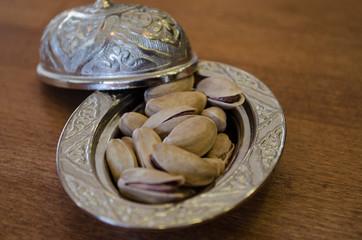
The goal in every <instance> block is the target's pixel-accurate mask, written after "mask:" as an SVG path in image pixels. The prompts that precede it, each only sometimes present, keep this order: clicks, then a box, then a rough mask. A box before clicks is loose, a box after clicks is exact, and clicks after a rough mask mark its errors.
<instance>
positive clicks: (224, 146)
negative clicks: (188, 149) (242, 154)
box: [206, 133, 235, 163]
mask: <svg viewBox="0 0 362 240" xmlns="http://www.w3.org/2000/svg"><path fill="white" fill-rule="evenodd" d="M234 148H235V145H234V144H233V143H232V142H231V141H230V139H229V136H228V135H226V134H225V133H219V134H218V135H217V136H216V139H215V143H214V145H213V146H212V148H211V149H210V151H209V152H208V153H207V154H206V157H208V158H220V159H222V160H223V162H225V163H226V162H227V161H228V160H229V158H230V157H231V155H232V153H233V151H234Z"/></svg>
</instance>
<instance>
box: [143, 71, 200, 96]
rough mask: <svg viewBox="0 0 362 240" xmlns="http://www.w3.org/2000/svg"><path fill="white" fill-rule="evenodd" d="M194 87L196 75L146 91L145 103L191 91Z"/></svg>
mask: <svg viewBox="0 0 362 240" xmlns="http://www.w3.org/2000/svg"><path fill="white" fill-rule="evenodd" d="M193 86H194V75H191V76H188V77H186V78H182V79H180V80H177V81H173V82H169V83H165V84H161V85H158V86H155V87H151V88H149V89H147V90H146V91H145V101H146V102H147V101H149V100H150V99H152V98H157V97H161V96H163V95H166V94H169V93H172V92H182V91H191V90H192V88H193Z"/></svg>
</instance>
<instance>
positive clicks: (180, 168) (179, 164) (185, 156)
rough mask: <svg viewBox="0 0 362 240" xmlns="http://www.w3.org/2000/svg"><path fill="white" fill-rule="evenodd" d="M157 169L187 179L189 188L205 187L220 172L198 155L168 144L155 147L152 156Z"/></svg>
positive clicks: (159, 144)
mask: <svg viewBox="0 0 362 240" xmlns="http://www.w3.org/2000/svg"><path fill="white" fill-rule="evenodd" d="M151 160H152V163H153V164H154V166H155V168H156V169H160V170H163V171H166V172H168V173H170V174H174V175H182V176H184V177H185V180H186V183H185V185H187V186H205V185H208V184H210V183H211V182H212V181H213V180H214V179H215V178H216V176H217V174H218V171H217V169H216V168H215V166H213V165H211V164H210V163H208V162H207V161H205V160H204V159H202V158H201V157H199V156H198V155H196V154H194V153H191V152H189V151H186V150H184V149H182V148H179V147H177V146H175V145H171V144H167V143H158V144H155V145H154V150H153V152H152V156H151Z"/></svg>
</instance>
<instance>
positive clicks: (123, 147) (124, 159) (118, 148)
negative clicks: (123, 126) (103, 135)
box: [106, 139, 138, 181]
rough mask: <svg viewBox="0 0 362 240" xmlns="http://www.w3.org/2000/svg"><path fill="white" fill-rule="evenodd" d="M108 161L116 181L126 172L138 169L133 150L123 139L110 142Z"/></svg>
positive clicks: (107, 150) (107, 154)
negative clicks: (130, 169)
mask: <svg viewBox="0 0 362 240" xmlns="http://www.w3.org/2000/svg"><path fill="white" fill-rule="evenodd" d="M106 160H107V163H108V166H109V169H110V170H111V173H112V177H113V179H114V180H115V181H117V180H118V178H119V176H120V175H121V173H122V172H123V171H124V170H126V169H128V168H134V167H138V162H137V158H136V156H135V154H134V152H133V150H132V149H131V148H130V147H129V146H128V145H127V144H126V143H125V142H124V141H122V140H121V139H112V140H111V141H109V143H108V145H107V149H106Z"/></svg>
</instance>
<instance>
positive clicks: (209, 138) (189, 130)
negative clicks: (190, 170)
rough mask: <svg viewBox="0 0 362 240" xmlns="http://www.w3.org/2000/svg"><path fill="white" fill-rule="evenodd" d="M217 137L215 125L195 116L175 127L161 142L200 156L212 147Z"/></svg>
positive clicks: (206, 119)
mask: <svg viewBox="0 0 362 240" xmlns="http://www.w3.org/2000/svg"><path fill="white" fill-rule="evenodd" d="M216 135H217V128H216V125H215V123H214V122H213V121H212V120H211V119H209V118H207V117H204V116H195V117H193V118H190V119H187V120H185V121H184V122H182V123H180V124H179V125H177V126H176V127H175V128H174V129H173V130H172V131H171V132H170V134H169V135H168V136H167V137H166V138H165V139H164V140H163V142H164V143H169V144H174V145H176V146H179V147H181V148H183V149H185V150H187V151H190V152H192V153H195V154H196V155H198V156H202V155H204V154H205V153H207V152H208V151H209V150H210V148H211V147H212V146H213V145H214V142H215V138H216Z"/></svg>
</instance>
